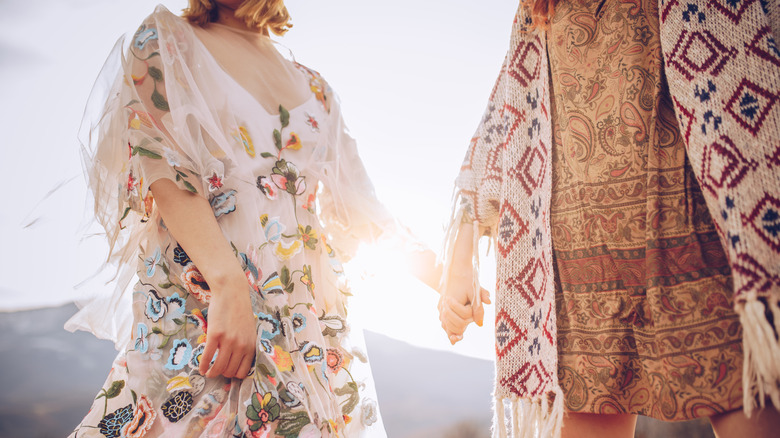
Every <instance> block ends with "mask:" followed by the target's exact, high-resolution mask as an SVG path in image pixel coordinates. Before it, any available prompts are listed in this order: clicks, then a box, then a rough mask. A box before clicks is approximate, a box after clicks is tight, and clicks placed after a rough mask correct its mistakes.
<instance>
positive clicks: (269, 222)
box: [260, 214, 285, 243]
mask: <svg viewBox="0 0 780 438" xmlns="http://www.w3.org/2000/svg"><path fill="white" fill-rule="evenodd" d="M260 224H261V225H262V226H263V231H264V232H265V240H266V241H267V242H269V243H276V242H278V241H279V240H280V239H281V238H282V233H284V230H285V226H284V224H282V223H281V222H280V221H279V217H278V216H274V217H272V218H269V217H268V215H267V214H264V215H262V216H261V217H260Z"/></svg>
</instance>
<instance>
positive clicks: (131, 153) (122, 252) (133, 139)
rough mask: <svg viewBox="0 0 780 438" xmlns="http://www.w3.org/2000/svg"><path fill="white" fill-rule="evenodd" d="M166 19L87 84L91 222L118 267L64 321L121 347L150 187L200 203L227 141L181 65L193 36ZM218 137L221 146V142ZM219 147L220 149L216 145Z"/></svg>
mask: <svg viewBox="0 0 780 438" xmlns="http://www.w3.org/2000/svg"><path fill="white" fill-rule="evenodd" d="M167 21H171V20H170V19H169V18H168V17H167V16H166V15H164V14H159V13H155V14H153V15H152V16H150V17H149V18H147V19H146V20H145V21H144V23H143V24H142V25H141V26H140V27H139V28H138V30H137V31H136V32H135V34H134V35H132V36H131V37H129V38H127V37H123V38H121V39H120V40H119V41H118V42H117V43H116V45H115V46H114V49H113V51H112V53H111V54H110V56H109V58H108V60H107V61H106V63H105V65H104V67H103V69H102V70H101V72H100V74H99V76H98V79H97V80H96V83H95V85H94V87H93V90H92V93H91V95H90V98H89V100H88V102H87V107H86V110H85V114H84V119H83V122H82V128H81V132H80V136H81V139H80V140H81V142H82V157H83V162H84V170H85V174H86V176H87V179H88V185H89V188H90V191H91V192H92V195H93V197H94V209H95V217H96V220H97V222H98V223H99V224H100V225H101V226H102V227H103V228H104V229H105V232H106V238H107V241H108V244H109V257H108V262H109V265H115V266H116V269H117V271H116V276H115V277H114V280H115V281H116V289H115V291H114V293H113V294H104V293H101V294H98V295H97V296H96V297H95V298H91V299H89V300H87V301H86V302H85V303H78V304H79V305H80V306H82V309H81V311H80V312H79V313H77V314H76V315H75V316H74V317H73V318H71V320H70V321H68V323H67V324H66V328H67V329H69V330H87V331H91V332H93V333H94V334H95V335H96V336H98V337H101V338H105V339H111V340H114V341H115V342H117V343H118V344H117V345H118V346H121V340H122V336H120V333H118V330H119V328H121V327H126V323H127V322H128V321H129V318H130V315H129V310H128V309H129V308H130V306H129V305H127V303H126V301H127V300H128V296H127V295H128V294H127V289H128V288H127V286H128V285H129V283H130V281H131V280H132V277H133V274H134V273H135V267H136V266H135V265H136V264H137V260H138V257H137V256H138V254H139V249H140V248H141V247H142V246H143V245H144V244H145V241H146V240H147V236H148V235H149V233H151V232H153V231H154V227H149V226H148V225H147V222H149V220H150V219H151V218H153V216H154V214H153V213H154V199H153V196H152V193H151V191H150V190H149V186H150V185H151V184H152V183H153V182H155V181H157V180H159V179H161V178H165V179H170V180H171V181H173V182H175V183H176V184H177V185H178V186H179V187H180V188H181V189H182V190H187V191H189V192H192V193H196V194H198V195H200V196H204V197H206V196H207V194H208V189H209V186H210V185H214V184H217V185H218V184H220V181H221V178H222V177H223V175H224V164H223V161H222V160H220V158H223V159H224V157H225V156H226V153H225V152H224V150H226V149H228V147H227V146H225V145H226V144H227V142H226V141H225V140H224V139H221V138H220V137H218V135H220V131H219V129H218V128H216V125H215V123H214V122H213V116H212V115H210V114H208V111H207V110H204V107H205V105H203V101H204V98H203V94H202V93H203V92H202V91H201V90H198V89H197V88H196V87H195V85H194V84H195V81H193V78H192V73H191V72H190V70H189V69H188V67H187V66H188V65H193V64H196V63H197V60H193V59H189V58H191V57H193V56H194V55H193V54H192V53H190V51H189V48H190V47H191V45H192V42H193V39H192V35H191V32H190V33H189V34H188V33H187V32H186V28H183V27H182V26H181V24H178V23H177V22H175V21H171V22H170V23H169V22H167ZM218 140H221V142H219V141H218ZM220 145H221V146H220Z"/></svg>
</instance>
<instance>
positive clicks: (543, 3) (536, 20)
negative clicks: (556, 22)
mask: <svg viewBox="0 0 780 438" xmlns="http://www.w3.org/2000/svg"><path fill="white" fill-rule="evenodd" d="M522 3H523V5H524V6H525V7H526V8H527V9H528V11H529V12H530V13H531V21H532V24H531V26H530V28H531V29H534V28H537V29H541V30H546V29H547V28H548V27H549V26H550V19H551V18H552V16H553V14H554V13H555V7H556V6H557V5H558V0H522Z"/></svg>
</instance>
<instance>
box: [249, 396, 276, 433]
mask: <svg viewBox="0 0 780 438" xmlns="http://www.w3.org/2000/svg"><path fill="white" fill-rule="evenodd" d="M280 413H281V406H279V402H278V401H277V400H276V398H275V397H274V396H273V394H271V393H270V392H266V393H265V395H263V398H262V399H261V398H260V393H257V392H256V393H254V394H252V399H251V403H250V404H249V406H247V408H246V417H247V425H248V426H249V430H250V431H252V432H255V431H258V430H259V429H260V428H265V426H266V425H267V424H268V423H271V422H273V421H276V419H278V418H279V414H280Z"/></svg>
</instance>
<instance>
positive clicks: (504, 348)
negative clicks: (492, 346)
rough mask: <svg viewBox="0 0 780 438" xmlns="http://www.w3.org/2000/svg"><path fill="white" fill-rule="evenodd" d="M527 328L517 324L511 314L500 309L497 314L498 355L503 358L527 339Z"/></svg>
mask: <svg viewBox="0 0 780 438" xmlns="http://www.w3.org/2000/svg"><path fill="white" fill-rule="evenodd" d="M527 334H528V331H527V330H523V329H521V328H520V327H518V326H517V323H515V322H514V321H513V320H512V318H511V317H510V316H509V314H508V313H507V312H506V311H505V310H504V309H500V310H499V311H498V313H497V314H496V356H497V357H498V358H499V359H501V358H503V357H504V356H505V355H506V354H507V353H508V352H509V351H510V350H511V349H512V348H513V347H514V346H515V345H517V344H518V343H519V342H522V341H524V340H525V339H526V335H527Z"/></svg>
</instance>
